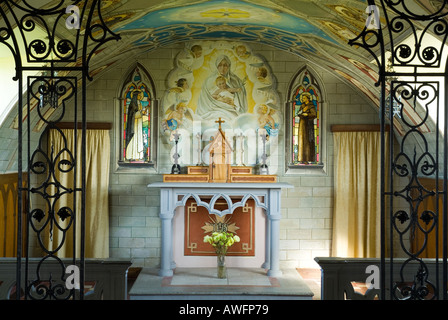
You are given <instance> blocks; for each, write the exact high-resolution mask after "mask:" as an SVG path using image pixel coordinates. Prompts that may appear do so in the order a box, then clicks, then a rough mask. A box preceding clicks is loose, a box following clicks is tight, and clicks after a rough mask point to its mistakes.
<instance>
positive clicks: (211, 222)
mask: <svg viewBox="0 0 448 320" xmlns="http://www.w3.org/2000/svg"><path fill="white" fill-rule="evenodd" d="M233 201H240V200H239V199H237V200H233ZM215 208H216V209H218V210H221V211H222V210H225V209H226V208H227V203H226V202H225V201H224V199H223V200H218V201H217V202H216V203H215ZM221 228H223V229H224V230H227V232H232V233H234V234H236V235H238V236H239V237H240V239H241V241H240V242H238V243H235V244H234V245H233V246H231V247H230V248H229V250H228V252H227V255H228V256H255V202H254V200H252V199H250V200H248V201H247V202H246V204H245V206H244V207H239V208H237V209H235V211H234V212H233V214H227V215H225V216H223V217H219V216H217V215H215V214H209V213H208V211H207V209H206V208H204V207H202V206H197V204H196V201H195V200H194V199H188V201H187V203H186V204H185V241H184V254H185V255H186V256H211V255H215V252H214V250H213V247H212V246H211V245H210V244H209V243H204V241H203V239H204V236H206V235H211V234H212V233H213V232H215V231H218V229H221Z"/></svg>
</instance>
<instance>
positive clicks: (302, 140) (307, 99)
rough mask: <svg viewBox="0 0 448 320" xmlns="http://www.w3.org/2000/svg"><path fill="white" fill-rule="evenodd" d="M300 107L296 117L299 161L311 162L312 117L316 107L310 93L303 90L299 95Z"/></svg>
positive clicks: (313, 152)
mask: <svg viewBox="0 0 448 320" xmlns="http://www.w3.org/2000/svg"><path fill="white" fill-rule="evenodd" d="M300 102H301V105H300V108H299V110H298V111H297V114H296V117H299V119H300V120H299V135H298V155H297V160H298V161H299V162H313V161H316V159H315V157H316V156H315V141H314V119H316V117H317V112H316V108H315V106H314V104H313V101H312V97H311V94H310V93H309V92H304V93H302V94H301V95H300Z"/></svg>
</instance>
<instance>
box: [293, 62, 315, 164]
mask: <svg viewBox="0 0 448 320" xmlns="http://www.w3.org/2000/svg"><path fill="white" fill-rule="evenodd" d="M297 79H298V81H297V82H296V85H295V87H294V89H293V91H292V97H291V98H292V107H291V110H290V111H289V112H291V118H292V131H291V132H292V152H291V155H292V159H291V163H292V164H293V165H313V164H318V163H320V162H321V151H320V148H319V146H320V130H319V129H320V117H321V110H320V100H321V96H320V89H319V85H318V84H317V83H316V82H315V80H314V77H313V76H312V74H311V73H310V72H309V71H308V70H306V69H305V70H304V71H303V72H302V73H300V74H299V75H298V77H297Z"/></svg>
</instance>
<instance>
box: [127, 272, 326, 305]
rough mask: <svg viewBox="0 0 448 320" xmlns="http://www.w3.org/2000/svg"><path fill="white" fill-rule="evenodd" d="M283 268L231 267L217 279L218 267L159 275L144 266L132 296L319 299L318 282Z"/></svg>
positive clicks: (130, 297) (177, 298) (164, 298)
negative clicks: (277, 271)
mask: <svg viewBox="0 0 448 320" xmlns="http://www.w3.org/2000/svg"><path fill="white" fill-rule="evenodd" d="M282 271H283V274H282V275H281V276H279V277H268V276H267V274H266V271H265V270H264V269H260V268H228V269H227V278H226V279H218V278H217V276H216V268H176V269H175V271H174V275H173V276H172V277H160V276H159V275H158V269H153V268H143V269H142V270H141V271H140V273H139V274H138V277H137V278H136V280H135V282H134V283H133V284H132V286H130V288H129V299H130V300H199V299H201V300H215V299H222V298H223V296H225V298H226V299H228V300H245V299H250V300H268V299H270V300H313V299H316V298H319V299H320V297H316V290H317V291H318V288H317V287H316V286H315V284H316V283H315V282H310V279H304V278H303V277H302V276H301V275H300V274H299V272H298V270H296V269H290V270H282ZM305 277H306V275H305ZM311 281H313V280H311ZM307 283H308V284H307ZM309 284H310V285H312V286H313V290H314V292H313V290H311V289H310V287H309ZM317 293H318V292H317Z"/></svg>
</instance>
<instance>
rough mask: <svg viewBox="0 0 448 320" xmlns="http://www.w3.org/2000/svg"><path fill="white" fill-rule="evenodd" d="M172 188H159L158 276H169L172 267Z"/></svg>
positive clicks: (171, 273)
mask: <svg viewBox="0 0 448 320" xmlns="http://www.w3.org/2000/svg"><path fill="white" fill-rule="evenodd" d="M173 201H174V199H173V190H172V189H161V190H160V219H161V220H162V248H161V256H160V271H159V276H162V277H171V276H172V275H173V269H172V265H171V261H172V253H173V242H172V241H173V217H174V208H173V207H174V206H173Z"/></svg>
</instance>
